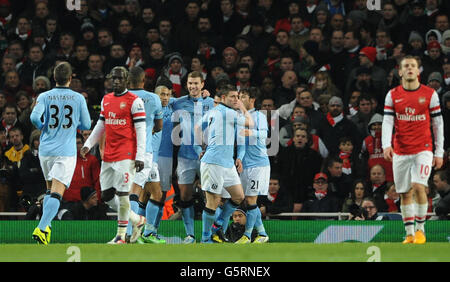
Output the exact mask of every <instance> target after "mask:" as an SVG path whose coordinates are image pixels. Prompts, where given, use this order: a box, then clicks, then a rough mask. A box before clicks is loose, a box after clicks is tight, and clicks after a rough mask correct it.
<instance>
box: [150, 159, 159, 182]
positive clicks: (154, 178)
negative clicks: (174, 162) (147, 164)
mask: <svg viewBox="0 0 450 282" xmlns="http://www.w3.org/2000/svg"><path fill="white" fill-rule="evenodd" d="M148 182H159V169H158V164H157V163H152V169H151V170H150V177H149V179H148Z"/></svg>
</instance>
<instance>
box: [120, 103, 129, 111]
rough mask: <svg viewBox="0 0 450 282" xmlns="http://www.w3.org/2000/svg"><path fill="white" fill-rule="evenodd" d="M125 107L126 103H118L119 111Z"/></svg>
mask: <svg viewBox="0 0 450 282" xmlns="http://www.w3.org/2000/svg"><path fill="white" fill-rule="evenodd" d="M126 106H127V103H125V102H121V103H120V109H121V110H122V109H124V108H125V107H126Z"/></svg>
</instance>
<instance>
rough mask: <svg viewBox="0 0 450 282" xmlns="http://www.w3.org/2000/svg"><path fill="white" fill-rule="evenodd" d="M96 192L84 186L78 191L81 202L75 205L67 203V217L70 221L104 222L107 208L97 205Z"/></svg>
mask: <svg viewBox="0 0 450 282" xmlns="http://www.w3.org/2000/svg"><path fill="white" fill-rule="evenodd" d="M97 195H98V194H97V190H95V189H94V188H92V187H89V186H85V187H83V188H81V190H80V198H81V201H79V202H76V203H67V204H66V206H65V208H67V209H68V213H69V214H70V215H68V217H70V219H71V220H106V219H107V215H106V212H107V210H108V206H107V205H106V204H104V203H99V200H98V196H97Z"/></svg>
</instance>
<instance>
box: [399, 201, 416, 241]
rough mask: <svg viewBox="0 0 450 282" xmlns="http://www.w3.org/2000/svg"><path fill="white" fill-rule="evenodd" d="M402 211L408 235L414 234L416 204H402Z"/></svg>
mask: <svg viewBox="0 0 450 282" xmlns="http://www.w3.org/2000/svg"><path fill="white" fill-rule="evenodd" d="M400 209H401V212H402V219H403V224H404V226H405V230H406V235H414V219H415V210H414V205H413V204H409V205H401V206H400Z"/></svg>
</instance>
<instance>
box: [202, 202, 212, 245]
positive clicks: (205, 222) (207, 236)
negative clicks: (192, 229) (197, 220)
mask: <svg viewBox="0 0 450 282" xmlns="http://www.w3.org/2000/svg"><path fill="white" fill-rule="evenodd" d="M214 219H215V211H214V210H212V209H208V208H206V207H205V208H204V209H203V213H202V242H206V241H209V240H211V227H212V225H213V223H214Z"/></svg>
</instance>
